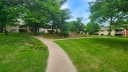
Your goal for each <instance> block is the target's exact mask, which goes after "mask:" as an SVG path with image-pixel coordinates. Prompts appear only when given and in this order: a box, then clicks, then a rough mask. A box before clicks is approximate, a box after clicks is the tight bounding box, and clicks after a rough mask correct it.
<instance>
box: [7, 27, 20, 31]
mask: <svg viewBox="0 0 128 72" xmlns="http://www.w3.org/2000/svg"><path fill="white" fill-rule="evenodd" d="M7 31H8V32H19V26H7Z"/></svg>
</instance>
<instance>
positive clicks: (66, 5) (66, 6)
mask: <svg viewBox="0 0 128 72" xmlns="http://www.w3.org/2000/svg"><path fill="white" fill-rule="evenodd" d="M65 8H69V7H68V4H67V3H65V4H64V5H62V6H61V9H65Z"/></svg>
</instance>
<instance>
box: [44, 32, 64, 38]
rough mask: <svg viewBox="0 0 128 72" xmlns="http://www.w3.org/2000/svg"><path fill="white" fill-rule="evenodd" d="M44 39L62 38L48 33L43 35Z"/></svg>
mask: <svg viewBox="0 0 128 72" xmlns="http://www.w3.org/2000/svg"><path fill="white" fill-rule="evenodd" d="M43 37H44V38H46V39H61V38H63V36H61V35H60V34H57V33H48V34H44V35H43Z"/></svg>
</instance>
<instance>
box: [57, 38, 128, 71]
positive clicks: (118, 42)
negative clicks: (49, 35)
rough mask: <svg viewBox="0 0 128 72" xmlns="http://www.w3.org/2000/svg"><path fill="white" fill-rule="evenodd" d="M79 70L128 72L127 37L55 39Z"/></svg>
mask: <svg viewBox="0 0 128 72" xmlns="http://www.w3.org/2000/svg"><path fill="white" fill-rule="evenodd" d="M55 42H56V43H57V44H59V45H60V46H61V47H62V48H63V49H64V50H65V52H66V53H67V54H68V55H69V57H70V59H71V60H72V62H73V64H74V65H75V67H76V69H77V71H78V72H128V39H127V38H85V39H84V38H83V39H74V40H72V39H70V40H60V41H55Z"/></svg>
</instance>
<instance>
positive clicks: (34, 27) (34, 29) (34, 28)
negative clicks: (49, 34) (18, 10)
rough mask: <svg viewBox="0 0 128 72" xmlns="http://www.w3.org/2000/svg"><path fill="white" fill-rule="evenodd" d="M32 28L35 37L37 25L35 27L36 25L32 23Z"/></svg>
mask: <svg viewBox="0 0 128 72" xmlns="http://www.w3.org/2000/svg"><path fill="white" fill-rule="evenodd" d="M32 25H33V26H32V27H33V35H35V34H36V33H37V25H36V23H33V24H32Z"/></svg>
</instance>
